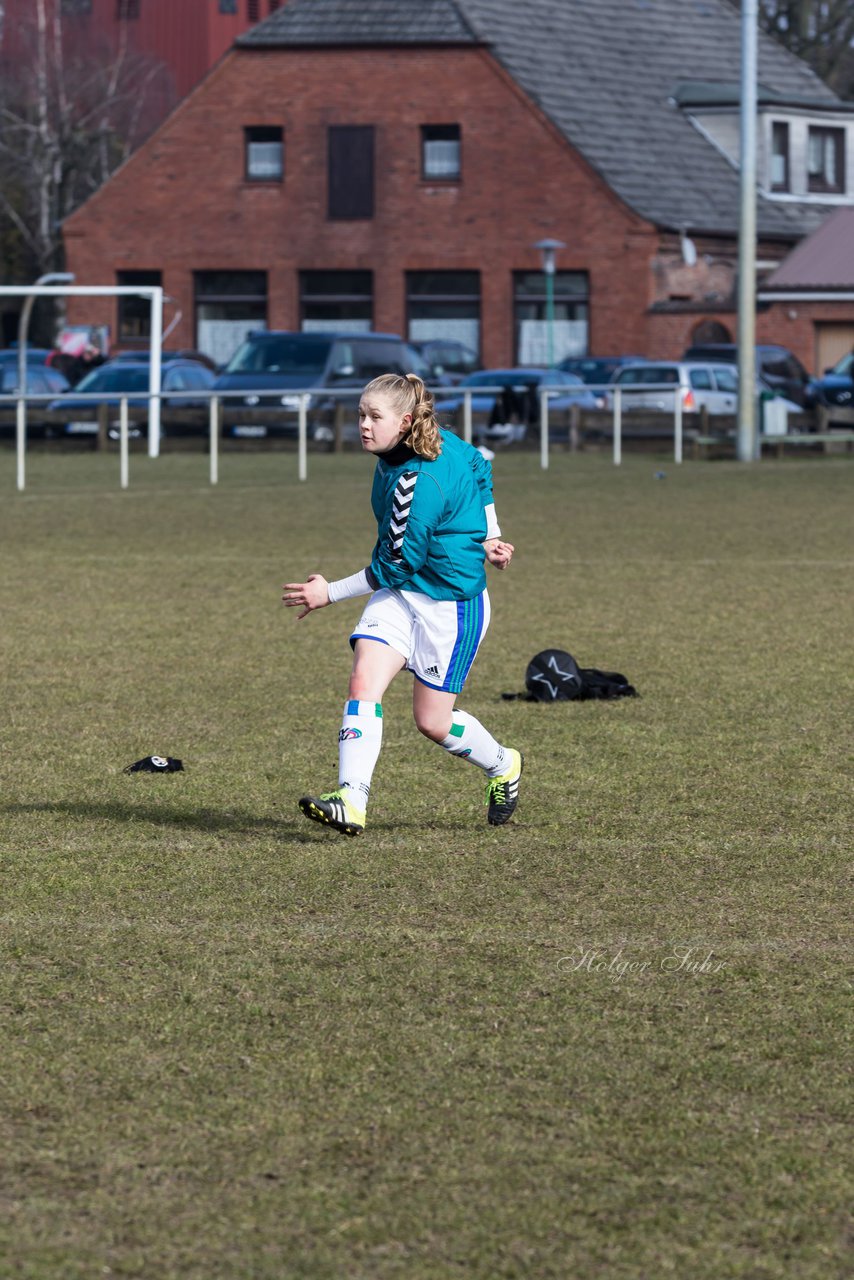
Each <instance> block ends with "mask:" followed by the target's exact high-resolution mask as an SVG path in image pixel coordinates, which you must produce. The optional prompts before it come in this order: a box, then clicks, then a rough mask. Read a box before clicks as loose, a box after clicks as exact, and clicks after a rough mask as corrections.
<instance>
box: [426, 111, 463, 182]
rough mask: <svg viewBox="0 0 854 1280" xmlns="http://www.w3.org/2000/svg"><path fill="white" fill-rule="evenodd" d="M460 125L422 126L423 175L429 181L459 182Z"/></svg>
mask: <svg viewBox="0 0 854 1280" xmlns="http://www.w3.org/2000/svg"><path fill="white" fill-rule="evenodd" d="M460 153H461V146H460V126H459V125H458V124H423V125H422V126H421V176H422V178H424V179H425V181H427V182H437V181H438V182H458V181H459V179H460V164H461V154H460Z"/></svg>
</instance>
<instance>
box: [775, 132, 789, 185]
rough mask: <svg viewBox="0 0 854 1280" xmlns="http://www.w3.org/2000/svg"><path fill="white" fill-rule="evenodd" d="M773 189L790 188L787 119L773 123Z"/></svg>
mask: <svg viewBox="0 0 854 1280" xmlns="http://www.w3.org/2000/svg"><path fill="white" fill-rule="evenodd" d="M771 190H772V191H788V190H789V126H788V124H787V123H786V122H785V120H775V121H774V122H773V124H772V125H771Z"/></svg>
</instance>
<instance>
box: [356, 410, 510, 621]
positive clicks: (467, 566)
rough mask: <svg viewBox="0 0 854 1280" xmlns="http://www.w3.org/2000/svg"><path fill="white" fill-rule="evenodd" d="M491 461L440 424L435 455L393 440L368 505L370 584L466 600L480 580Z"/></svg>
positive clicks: (476, 590)
mask: <svg viewBox="0 0 854 1280" xmlns="http://www.w3.org/2000/svg"><path fill="white" fill-rule="evenodd" d="M491 502H492V468H491V467H490V465H489V463H488V462H487V460H486V459H485V458H484V457H483V455H482V454H481V453H479V452H478V450H477V449H475V448H473V447H472V446H471V445H470V444H466V442H465V441H464V440H461V439H460V438H459V436H455V435H454V434H453V433H452V432H450V431H445V430H443V431H442V452H441V453H440V454H439V456H438V458H436V459H435V461H432V462H431V461H430V460H428V459H427V458H421V457H419V455H418V454H416V453H414V452H413V451H412V450H411V449H410V448H409V447H408V446H407V445H403V444H399V445H397V446H395V448H394V449H391V450H390V451H389V452H388V453H386V454H380V455H379V457H378V458H377V468H376V471H375V472H374V484H373V490H372V492H371V506H372V507H373V510H374V515H375V516H376V518H377V531H378V534H379V536H378V538H377V544H376V546H375V548H374V554H373V558H372V559H371V564H370V568H369V570H368V578H369V580H370V581H371V585H372V586H373V587H374V588H375V589H376V588H379V587H390V588H394V589H396V590H403V591H423V592H424V594H425V595H428V596H431V597H432V598H433V599H434V600H471V599H472V598H473V597H474V596H476V595H479V594H480V592H481V591H483V589H484V587H485V586H486V574H485V573H484V553H483V542H484V539H485V538H486V516H485V514H484V508H485V507H486V506H488V505H489V504H490V503H491Z"/></svg>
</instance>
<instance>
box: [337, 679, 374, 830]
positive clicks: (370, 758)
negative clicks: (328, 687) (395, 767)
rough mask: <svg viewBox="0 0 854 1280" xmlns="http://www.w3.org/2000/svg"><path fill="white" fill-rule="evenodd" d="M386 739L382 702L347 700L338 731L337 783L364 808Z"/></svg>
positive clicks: (360, 808) (351, 800)
mask: <svg viewBox="0 0 854 1280" xmlns="http://www.w3.org/2000/svg"><path fill="white" fill-rule="evenodd" d="M382 743H383V709H382V704H381V703H379V702H360V701H359V700H358V699H356V698H353V699H351V700H349V701H347V702H345V703H344V717H343V719H342V721H341V732H340V733H339V734H338V787H339V789H340V790H342V791H346V792H347V793H348V799H349V800H350V803H351V804H353V805H355V806H356V808H357V809H359V810H360V811H362V812H364V810H365V809H367V807H368V796H369V795H370V793H371V777H372V776H373V772H374V768H375V767H376V763H377V760H378V759H379V754H380V747H381V746H382Z"/></svg>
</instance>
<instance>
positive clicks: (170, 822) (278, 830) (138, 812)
mask: <svg viewBox="0 0 854 1280" xmlns="http://www.w3.org/2000/svg"><path fill="white" fill-rule="evenodd" d="M0 813H7V814H10V815H15V814H28V813H29V814H36V813H46V814H56V815H57V816H66V817H69V818H76V819H79V820H81V821H87V820H88V821H104V820H106V821H108V822H117V823H133V822H150V823H152V824H153V825H155V826H159V827H179V828H182V827H183V828H185V829H187V830H191V831H209V832H220V831H227V832H234V833H236V834H240V835H262V834H264V833H268V834H273V835H275V834H279V835H282V836H287V837H288V839H294V840H298V841H300V842H301V843H309V842H312V843H313V842H315V841H316V840H318V839H324V838H330V837H332V836H336V835H337V832H333V831H330V830H329V829H328V828H325V827H323V826H321V825H320V824H318V823H307V822H306V820H305V818H303V817H302V815H299V816H297V815H294V817H291V816H290V815H288V816H284V815H283V816H282V817H281V818H259V817H258V816H257V815H255V814H251V813H247V812H245V811H244V810H235V809H229V810H217V809H199V810H197V811H196V812H189V811H187V810H186V809H176V808H160V807H158V808H154V807H150V806H146V805H132V804H121V803H111V804H101V803H95V802H93V801H58V802H56V803H43V804H20V803H18V804H4V805H0ZM426 825H429V827H430V828H432V829H439V826H438V824H437V823H436V822H435V821H431V822H430V823H429V824H426ZM407 828H412V829H417V830H420V831H423V830H424V829H425V823H424V822H421V821H418V820H396V821H394V822H391V821H384V820H382V819H380V820H379V821H378V822H374V823H371V831H372V832H376V833H377V834H380V833H382V834H383V835H390V834H392V833H393V832H395V831H398V830H401V831H402V830H406V829H407ZM441 829H442V830H446V831H447V832H448V834H453V833H454V832H458V833H463V832H465V831H467V830H469V829H470V824H469V823H465V822H460V821H454V822H448V823H447V824H442V827H441Z"/></svg>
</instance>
